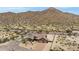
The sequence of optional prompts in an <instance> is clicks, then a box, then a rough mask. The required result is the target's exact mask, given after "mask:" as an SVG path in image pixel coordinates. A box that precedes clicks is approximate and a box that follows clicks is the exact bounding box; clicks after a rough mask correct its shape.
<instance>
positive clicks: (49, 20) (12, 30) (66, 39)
mask: <svg viewBox="0 0 79 59" xmlns="http://www.w3.org/2000/svg"><path fill="white" fill-rule="evenodd" d="M0 51H79V15H75V14H71V13H65V12H62V11H60V10H57V9H56V8H53V7H50V8H48V9H47V10H43V11H29V12H22V13H12V12H6V13H0Z"/></svg>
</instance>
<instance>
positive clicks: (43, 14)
mask: <svg viewBox="0 0 79 59" xmlns="http://www.w3.org/2000/svg"><path fill="white" fill-rule="evenodd" d="M0 24H2V25H9V24H10V25H15V24H30V25H42V24H45V25H49V24H52V25H54V24H56V25H68V26H69V25H79V15H74V14H70V13H65V12H62V11H60V10H57V9H56V8H53V7H51V8H48V9H47V10H43V11H28V12H22V13H12V12H6V13H0Z"/></svg>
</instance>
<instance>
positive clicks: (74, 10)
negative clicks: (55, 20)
mask: <svg viewBox="0 0 79 59" xmlns="http://www.w3.org/2000/svg"><path fill="white" fill-rule="evenodd" d="M48 8H49V7H0V13H4V12H14V13H19V12H27V11H42V10H45V9H48ZM55 8H56V9H58V10H61V11H63V12H69V13H73V14H78V15H79V7H55Z"/></svg>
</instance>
